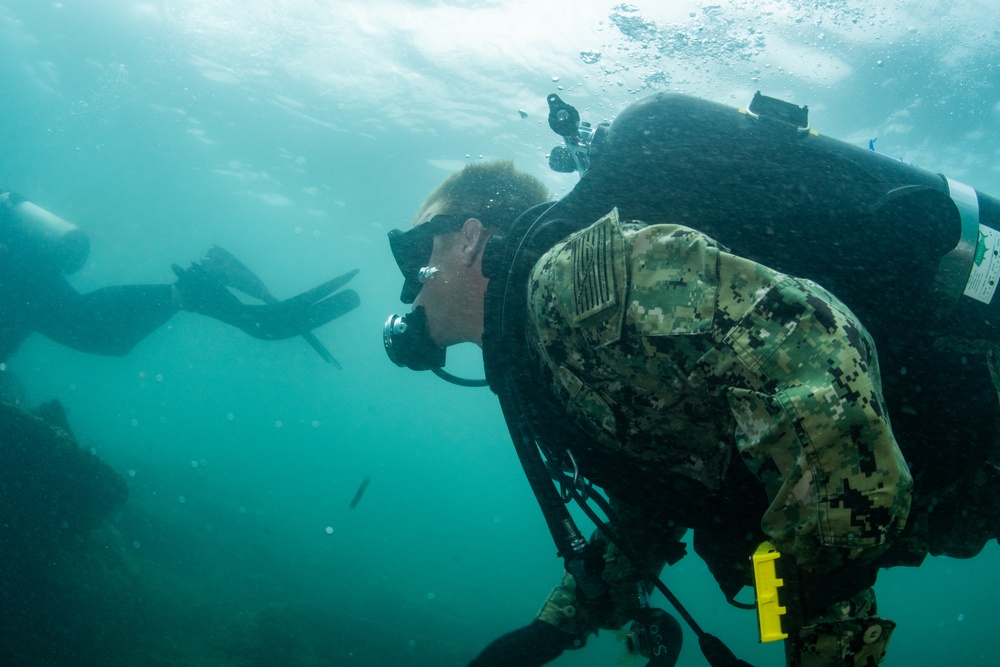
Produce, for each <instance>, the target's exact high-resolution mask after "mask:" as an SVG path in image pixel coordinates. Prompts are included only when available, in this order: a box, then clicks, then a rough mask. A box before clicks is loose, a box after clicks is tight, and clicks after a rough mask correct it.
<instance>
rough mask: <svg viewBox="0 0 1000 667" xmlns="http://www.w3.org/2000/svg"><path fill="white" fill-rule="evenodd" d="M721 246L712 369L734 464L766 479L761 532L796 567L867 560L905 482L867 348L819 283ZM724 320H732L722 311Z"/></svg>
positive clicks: (880, 541) (889, 525)
mask: <svg viewBox="0 0 1000 667" xmlns="http://www.w3.org/2000/svg"><path fill="white" fill-rule="evenodd" d="M756 271H757V265H754V264H753V263H752V262H749V261H747V260H744V259H741V258H738V257H734V256H732V255H728V254H726V253H722V257H721V260H720V281H719V282H720V291H719V298H718V306H717V309H718V314H717V316H716V326H717V328H718V335H720V336H721V338H722V341H723V343H724V347H720V348H719V349H720V350H726V351H728V352H729V353H730V354H725V353H723V354H720V355H719V357H718V358H717V359H715V361H723V362H724V363H723V365H722V366H717V367H716V369H715V372H716V375H717V380H718V381H719V382H720V383H721V384H722V386H723V392H724V394H725V395H726V397H727V399H728V402H729V406H730V409H731V411H732V415H733V417H734V419H735V424H736V431H735V435H736V446H737V450H738V451H739V453H740V455H741V457H742V459H743V461H744V462H745V463H746V464H747V466H749V467H750V469H751V471H752V472H753V473H754V474H755V475H756V476H757V477H758V478H759V479H760V480H761V482H762V483H763V484H764V486H765V488H766V490H767V493H768V498H769V499H770V501H771V504H770V507H769V508H768V510H767V512H766V513H765V515H764V517H763V518H762V522H761V524H762V527H763V529H764V532H765V533H767V534H768V536H769V537H770V538H771V539H772V540H773V541H774V543H775V545H776V546H777V547H778V549H779V550H780V551H782V552H784V553H787V554H792V555H793V556H794V557H795V559H796V561H797V562H798V563H799V565H801V566H803V567H806V568H810V569H816V570H824V569H827V568H834V567H838V566H841V565H844V564H845V563H846V562H852V561H858V560H861V561H865V560H869V559H871V558H874V557H875V556H877V555H878V554H879V553H881V552H882V551H884V550H885V548H887V546H888V543H889V541H890V540H891V538H892V537H894V536H895V535H897V534H898V533H899V532H900V531H901V530H902V527H903V524H904V523H905V521H906V516H907V512H908V509H909V499H910V496H909V494H910V489H911V486H912V480H911V479H910V475H909V470H908V469H907V467H906V464H905V462H904V461H903V458H902V454H901V453H900V450H899V447H898V446H897V444H896V441H895V439H894V437H893V435H892V431H891V430H890V427H889V422H888V418H887V416H886V413H885V407H884V404H883V401H882V397H881V388H880V386H879V376H878V362H877V357H876V355H875V349H874V344H873V343H872V340H871V338H870V337H869V335H868V333H867V331H866V330H865V329H864V328H863V327H862V326H861V325H860V324H859V323H858V321H857V320H856V319H855V317H854V315H853V314H852V313H851V312H850V311H849V310H848V309H847V308H846V306H844V305H843V304H842V303H840V301H838V300H837V299H836V297H834V296H833V295H832V294H830V293H829V292H827V291H826V290H824V289H823V288H822V287H820V286H818V285H816V284H815V283H811V282H809V281H805V280H797V279H793V278H788V277H784V276H780V275H779V276H777V277H776V278H774V282H773V284H771V285H770V286H769V287H767V289H766V290H763V291H758V292H757V293H756V294H755V298H754V299H753V300H752V305H751V306H750V307H749V308H748V307H747V306H746V305H744V303H745V302H746V301H747V296H748V294H750V293H751V292H749V291H748V289H747V288H748V287H749V288H753V287H757V286H759V285H755V284H754V283H755V280H756V279H755V278H753V276H754V274H755V272H756ZM729 315H733V316H734V317H729Z"/></svg>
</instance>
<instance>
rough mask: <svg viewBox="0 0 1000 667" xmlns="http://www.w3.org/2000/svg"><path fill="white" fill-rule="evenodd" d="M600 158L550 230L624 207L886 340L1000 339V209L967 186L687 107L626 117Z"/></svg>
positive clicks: (776, 117)
mask: <svg viewBox="0 0 1000 667" xmlns="http://www.w3.org/2000/svg"><path fill="white" fill-rule="evenodd" d="M764 99H768V98H764ZM755 101H756V100H755ZM750 108H751V109H753V108H754V107H753V105H751V107H750ZM793 108H796V109H797V107H793ZM802 111H803V112H805V111H806V110H805V109H804V108H802ZM592 153H593V154H592V155H591V156H590V166H589V169H588V170H587V171H586V173H585V174H584V175H583V177H582V179H581V180H580V182H579V183H578V184H577V185H576V187H575V188H574V189H573V190H572V191H571V192H570V193H569V194H568V195H566V196H565V197H564V198H563V199H562V200H560V201H559V202H557V203H556V205H554V206H553V207H551V208H550V209H549V210H548V211H547V212H546V213H545V214H544V217H545V218H548V219H556V218H559V219H565V220H572V221H574V222H575V223H578V224H589V223H590V222H592V221H594V220H597V219H598V218H599V217H600V216H602V215H604V214H605V213H607V212H608V211H609V210H611V208H613V207H618V211H619V215H620V217H621V219H623V220H628V219H635V220H642V221H644V222H646V223H650V224H656V223H674V224H682V225H686V226H689V227H692V228H694V229H697V230H699V231H702V232H704V233H706V234H708V235H709V236H711V237H713V238H715V239H716V240H717V241H719V242H720V243H721V244H723V245H724V246H726V247H727V248H729V249H731V250H732V252H734V253H736V254H739V255H742V256H745V257H748V258H750V259H753V260H755V261H757V262H760V263H762V264H765V265H767V266H770V267H772V268H774V269H777V270H779V271H782V272H785V273H788V274H791V275H795V276H799V277H804V278H809V279H811V280H814V281H816V282H818V283H820V284H822V285H823V286H824V287H826V288H827V289H829V290H830V291H832V292H834V293H835V294H837V296H838V297H840V298H841V299H842V300H843V301H844V302H845V303H847V305H848V306H850V307H851V308H852V310H854V311H855V312H856V313H857V314H858V315H859V316H860V317H861V319H862V321H864V322H865V323H866V325H867V326H868V327H869V329H871V330H872V333H873V334H874V335H875V337H876V340H877V339H878V338H879V336H880V335H885V334H888V333H890V332H893V333H897V332H899V331H901V330H913V329H914V328H916V329H921V330H924V331H926V330H927V329H928V327H929V326H932V325H933V327H934V328H935V329H936V332H937V333H941V334H953V335H959V336H962V337H964V338H977V339H990V340H1000V296H997V297H995V298H994V291H993V290H994V288H995V282H996V280H997V278H998V277H1000V276H998V275H997V273H1000V255H998V254H997V251H1000V243H998V242H1000V231H995V230H1000V201H997V200H996V199H994V198H993V197H990V196H988V195H985V194H983V193H981V192H977V191H975V190H973V189H972V188H971V187H969V186H967V185H964V184H961V183H958V182H955V181H952V180H950V179H947V178H946V177H944V176H941V175H938V174H933V173H930V172H928V171H924V170H922V169H919V168H917V167H914V166H912V165H909V164H905V163H903V162H901V161H899V160H895V159H893V158H890V157H887V156H884V155H881V154H878V153H875V152H874V151H871V150H865V149H863V148H859V147H856V146H852V145H850V144H847V143H845V142H842V141H838V140H835V139H832V138H829V137H824V136H821V135H819V134H817V133H815V132H812V131H809V130H808V129H805V128H802V127H799V126H797V124H796V123H793V122H788V121H787V119H786V118H783V117H781V115H780V114H767V113H764V112H761V113H752V112H748V111H741V110H738V109H735V108H731V107H727V106H724V105H721V104H717V103H714V102H710V101H706V100H702V99H698V98H694V97H689V96H686V95H680V94H668V93H662V94H657V95H654V96H651V97H648V98H645V99H642V100H640V101H638V102H635V103H633V104H632V105H630V106H629V107H628V108H626V109H625V110H624V111H623V112H622V113H621V114H620V115H619V116H618V117H617V118H616V119H615V120H614V122H612V123H611V125H610V128H608V130H607V132H606V134H605V136H604V137H603V138H602V141H601V143H600V147H599V150H598V151H593V152H592ZM994 244H996V245H997V249H996V250H994V249H993V245H994ZM991 260H992V261H991ZM932 323H933V324H932Z"/></svg>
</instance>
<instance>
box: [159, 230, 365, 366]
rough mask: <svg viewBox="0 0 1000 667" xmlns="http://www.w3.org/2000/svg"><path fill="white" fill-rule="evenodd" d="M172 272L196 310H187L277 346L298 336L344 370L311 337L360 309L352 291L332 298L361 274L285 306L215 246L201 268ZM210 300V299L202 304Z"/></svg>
mask: <svg viewBox="0 0 1000 667" xmlns="http://www.w3.org/2000/svg"><path fill="white" fill-rule="evenodd" d="M174 272H175V273H177V276H178V289H179V291H180V292H181V294H182V297H184V300H185V301H194V302H195V304H196V305H193V306H192V307H187V309H188V310H194V311H196V312H201V313H202V314H205V315H208V316H210V317H214V318H216V319H219V320H221V321H224V322H226V323H228V324H231V325H233V326H235V327H238V328H239V329H241V330H242V331H244V332H246V333H247V334H249V335H251V336H253V337H255V338H261V339H264V340H278V339H282V338H291V337H292V336H295V335H300V336H302V337H303V338H304V339H305V340H306V342H307V343H309V345H310V346H312V348H313V349H314V350H316V353H317V354H319V355H320V357H321V358H322V359H323V360H324V361H326V362H327V363H331V364H333V365H334V366H336V367H337V368H340V369H342V368H343V366H341V365H340V363H339V362H338V361H337V360H336V359H335V358H334V356H333V355H332V354H330V352H329V350H327V349H326V347H325V346H324V345H323V344H322V343H321V342H320V341H319V339H317V338H316V336H315V335H314V334H313V333H312V329H315V328H316V327H319V326H322V325H323V324H326V323H327V322H329V321H331V320H334V319H336V318H338V317H340V316H341V315H343V314H345V313H347V312H350V311H351V310H354V309H355V308H357V307H358V306H359V305H360V303H361V299H360V297H359V296H358V294H357V292H355V291H354V290H345V291H343V292H341V293H339V294H333V292H335V291H337V290H338V289H340V288H341V287H343V286H344V285H346V284H347V283H348V282H349V281H350V280H351V278H353V277H354V276H355V275H357V273H358V270H357V269H355V270H353V271H349V272H348V273H345V274H343V275H341V276H338V277H337V278H334V279H332V280H329V281H327V282H325V283H323V284H322V285H319V286H317V287H314V288H313V289H311V290H308V291H306V292H303V293H302V294H299V295H298V296H295V297H292V298H291V299H287V300H286V301H279V300H278V298H277V297H275V296H274V294H272V293H271V291H270V290H269V289H268V288H267V286H266V285H265V284H264V282H263V281H262V280H261V279H260V278H259V277H258V276H257V274H255V273H254V272H253V271H251V270H250V269H249V268H248V267H247V266H246V265H245V264H243V262H241V261H240V260H239V259H237V258H236V256H235V255H233V254H232V253H230V252H229V251H228V250H226V249H225V248H222V247H221V246H212V248H210V249H209V251H208V254H207V255H206V256H205V258H204V259H203V260H202V261H201V262H200V263H198V262H196V263H192V265H191V268H190V269H187V270H186V271H185V270H183V269H180V267H174ZM225 288H232V289H234V290H237V291H239V292H242V293H243V294H245V295H247V296H248V297H250V298H253V299H257V300H258V301H262V302H263V303H264V304H265V305H264V306H249V305H246V304H242V303H241V302H239V300H238V299H235V297H233V296H232V294H229V293H228V290H226V289H225ZM220 289H221V290H222V292H225V294H223V293H222V292H220V291H219V290H220ZM191 291H195V292H197V295H196V296H195V298H194V299H189V298H187V297H188V296H189V294H187V293H186V292H191ZM209 293H210V294H209ZM206 295H208V296H209V297H210V298H203V297H204V296H206ZM227 296H228V298H226V297H227ZM240 306H242V307H240Z"/></svg>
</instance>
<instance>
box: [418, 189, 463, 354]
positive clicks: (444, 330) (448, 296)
mask: <svg viewBox="0 0 1000 667" xmlns="http://www.w3.org/2000/svg"><path fill="white" fill-rule="evenodd" d="M438 208H439V207H437V206H431V207H430V208H428V210H427V213H426V215H425V216H424V219H425V220H430V219H431V218H432V217H434V216H435V215H437V211H438ZM422 221H423V220H422ZM461 237H462V234H461V232H449V233H444V234H438V235H437V236H435V237H434V249H433V251H432V252H431V257H430V259H429V260H428V262H427V268H428V269H430V270H429V271H428V272H426V273H428V274H430V275H428V276H427V277H425V278H424V280H423V284H422V286H421V288H420V292H419V293H418V294H417V298H416V299H415V300H414V301H413V307H414V308H417V307H418V306H423V307H424V309H425V310H426V312H427V325H428V328H429V329H430V334H431V339H432V340H433V341H434V342H435V343H436V344H437V345H439V346H441V347H446V346H448V345H454V344H455V343H458V342H461V341H460V340H459V338H458V330H459V328H460V324H461V322H460V320H459V318H461V317H462V316H463V313H461V312H460V308H459V304H461V303H464V302H465V299H463V298H461V296H460V291H461V288H462V282H463V281H462V280H461V277H462V274H463V269H464V266H465V265H464V262H465V257H464V255H463V253H462V243H461V240H462V238H461Z"/></svg>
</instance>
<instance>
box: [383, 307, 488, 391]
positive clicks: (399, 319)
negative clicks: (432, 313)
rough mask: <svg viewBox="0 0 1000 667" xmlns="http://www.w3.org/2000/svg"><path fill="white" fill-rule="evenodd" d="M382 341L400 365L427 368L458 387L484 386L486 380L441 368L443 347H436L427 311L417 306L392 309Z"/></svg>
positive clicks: (421, 369) (418, 369) (392, 357)
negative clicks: (406, 310) (403, 310)
mask: <svg viewBox="0 0 1000 667" xmlns="http://www.w3.org/2000/svg"><path fill="white" fill-rule="evenodd" d="M382 343H383V345H385V353H386V354H387V355H388V356H389V361H391V362H392V363H394V364H396V365H397V366H399V367H400V368H409V369H412V370H415V371H430V372H432V373H434V375H437V376H438V377H439V378H441V379H442V380H447V381H448V382H450V383H452V384H455V385H458V386H460V387H485V386H487V385H488V384H489V383H488V382H487V381H486V380H468V379H465V378H460V377H457V376H455V375H452V374H451V373H449V372H447V371H446V370H444V360H445V352H446V350H445V348H443V347H438V345H437V343H435V342H434V340H433V339H432V338H431V331H430V328H429V327H428V325H427V311H426V310H425V309H424V307H423V306H417V307H416V308H414V309H413V310H412V311H411V312H410V313H408V314H406V315H399V314H397V313H393V314H392V315H390V316H389V319H387V320H386V321H385V327H383V329H382Z"/></svg>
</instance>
